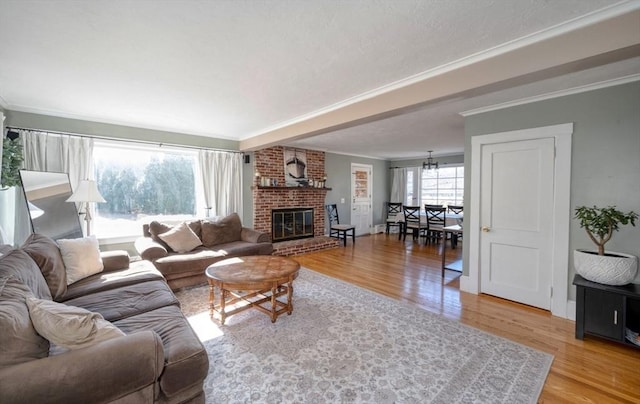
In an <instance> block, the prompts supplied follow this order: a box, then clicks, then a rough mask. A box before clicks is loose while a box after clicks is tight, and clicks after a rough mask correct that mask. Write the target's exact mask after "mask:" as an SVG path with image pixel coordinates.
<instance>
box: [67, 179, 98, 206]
mask: <svg viewBox="0 0 640 404" xmlns="http://www.w3.org/2000/svg"><path fill="white" fill-rule="evenodd" d="M67 202H106V201H105V200H104V198H103V197H102V195H100V192H98V186H97V185H96V182H95V181H93V180H81V181H80V183H78V188H76V190H75V192H74V193H73V195H71V196H70V197H69V199H67Z"/></svg>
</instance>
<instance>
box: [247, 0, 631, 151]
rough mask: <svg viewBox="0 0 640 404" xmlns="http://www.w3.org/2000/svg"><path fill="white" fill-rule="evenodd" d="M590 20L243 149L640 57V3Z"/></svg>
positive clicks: (264, 136)
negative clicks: (624, 54) (609, 59)
mask: <svg viewBox="0 0 640 404" xmlns="http://www.w3.org/2000/svg"><path fill="white" fill-rule="evenodd" d="M590 18H591V19H583V20H581V21H574V22H572V23H571V25H575V28H572V29H570V30H569V29H567V26H566V25H565V26H563V27H556V28H555V29H554V30H555V31H554V32H557V34H555V35H552V36H550V35H549V31H546V32H544V33H540V34H538V35H537V36H530V37H527V38H524V39H523V40H522V41H514V42H512V43H510V44H507V45H505V46H504V47H501V48H496V49H493V50H491V51H490V52H488V53H485V54H483V55H474V56H473V57H470V58H467V59H465V60H463V61H459V62H456V63H452V64H450V65H448V66H445V67H443V68H440V69H434V71H431V72H425V74H424V75H421V76H420V77H417V78H416V77H414V78H410V79H408V80H407V82H406V83H396V84H394V85H392V86H390V88H389V87H388V88H385V89H381V90H380V91H376V92H373V93H369V94H368V95H367V94H366V95H364V96H362V97H359V98H357V99H353V100H350V101H347V102H345V103H342V104H340V105H337V106H333V107H330V108H327V109H326V110H323V111H319V112H317V113H315V114H312V115H310V116H307V117H304V118H302V119H299V120H297V121H293V122H289V123H286V124H283V125H281V126H279V127H276V128H273V129H270V130H267V131H265V132H263V133H259V134H255V135H254V136H252V137H250V138H247V139H244V140H241V141H240V150H243V151H245V150H256V149H260V148H264V147H269V146H273V145H277V144H282V143H284V142H286V141H290V140H295V139H302V138H306V137H310V136H314V135H317V134H321V133H326V132H329V131H332V130H336V129H339V128H344V127H348V126H353V125H356V124H359V123H362V122H366V121H367V120H369V121H370V120H374V119H379V118H380V117H384V116H389V115H392V114H397V113H400V112H402V111H403V110H408V109H411V108H415V106H416V105H421V104H426V103H429V102H433V101H436V100H441V99H444V98H448V97H453V96H456V95H458V96H459V95H461V94H464V93H465V92H470V91H472V90H474V89H478V88H482V87H484V88H486V87H488V86H491V85H496V84H498V83H500V82H504V81H506V80H515V79H517V78H519V77H525V76H527V75H533V74H534V73H536V72H541V71H549V72H552V69H554V68H558V67H559V66H565V65H572V64H573V65H574V66H576V67H577V66H580V67H581V68H586V67H590V66H587V64H581V63H579V62H581V61H585V60H588V59H590V58H593V59H594V60H595V59H596V57H597V56H601V55H606V54H610V55H615V54H616V52H620V51H623V50H625V49H631V50H632V52H631V54H633V55H635V56H638V51H637V48H638V46H640V23H639V21H640V10H639V9H638V8H637V7H634V8H632V9H631V10H629V11H628V12H624V13H620V14H616V15H609V16H605V17H603V18H601V19H600V20H597V21H593V18H592V17H590ZM605 61H606V58H603V57H599V58H597V63H604V62H605ZM565 73H566V72H565Z"/></svg>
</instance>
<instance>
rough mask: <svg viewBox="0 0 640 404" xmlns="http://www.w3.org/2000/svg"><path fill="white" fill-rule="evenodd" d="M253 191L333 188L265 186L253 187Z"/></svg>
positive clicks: (325, 189) (323, 189) (326, 189)
mask: <svg viewBox="0 0 640 404" xmlns="http://www.w3.org/2000/svg"><path fill="white" fill-rule="evenodd" d="M251 189H287V190H291V189H297V190H301V191H306V190H309V191H331V188H326V187H323V188H318V187H287V186H284V187H280V186H264V185H253V186H252V187H251Z"/></svg>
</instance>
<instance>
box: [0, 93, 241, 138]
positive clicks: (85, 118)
mask: <svg viewBox="0 0 640 404" xmlns="http://www.w3.org/2000/svg"><path fill="white" fill-rule="evenodd" d="M0 100H1V98H0ZM5 111H16V112H24V113H28V114H36V115H46V116H51V117H54V118H64V119H73V120H77V121H88V122H93V123H99V124H106V125H117V126H125V127H129V128H136V129H145V130H151V131H157V132H167V133H176V134H183V135H192V136H200V137H204V138H212V139H221V140H230V141H235V142H237V141H239V139H238V138H233V137H228V136H222V135H216V134H211V133H208V132H200V131H185V130H184V129H181V128H178V127H169V126H157V125H141V124H136V123H132V122H127V121H124V120H119V119H104V118H98V117H95V116H88V115H79V114H73V113H65V112H60V111H56V110H48V109H41V108H32V107H25V106H22V105H10V106H7V107H6V108H5Z"/></svg>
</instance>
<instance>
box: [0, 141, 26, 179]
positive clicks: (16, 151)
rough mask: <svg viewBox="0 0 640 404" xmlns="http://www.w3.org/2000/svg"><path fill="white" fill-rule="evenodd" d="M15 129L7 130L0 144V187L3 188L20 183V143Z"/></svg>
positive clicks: (21, 158)
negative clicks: (0, 157)
mask: <svg viewBox="0 0 640 404" xmlns="http://www.w3.org/2000/svg"><path fill="white" fill-rule="evenodd" d="M18 136H19V134H18V132H15V131H9V132H7V138H6V139H5V140H4V142H3V146H2V167H1V171H2V173H1V175H0V189H2V190H5V189H9V188H11V187H14V186H16V185H20V167H21V166H22V160H23V157H22V143H20V139H19V138H18Z"/></svg>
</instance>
